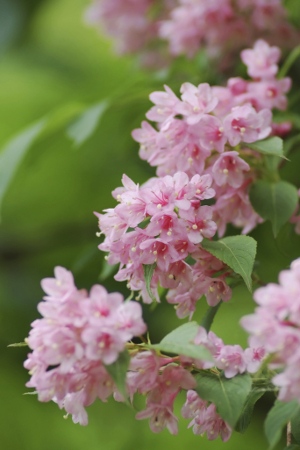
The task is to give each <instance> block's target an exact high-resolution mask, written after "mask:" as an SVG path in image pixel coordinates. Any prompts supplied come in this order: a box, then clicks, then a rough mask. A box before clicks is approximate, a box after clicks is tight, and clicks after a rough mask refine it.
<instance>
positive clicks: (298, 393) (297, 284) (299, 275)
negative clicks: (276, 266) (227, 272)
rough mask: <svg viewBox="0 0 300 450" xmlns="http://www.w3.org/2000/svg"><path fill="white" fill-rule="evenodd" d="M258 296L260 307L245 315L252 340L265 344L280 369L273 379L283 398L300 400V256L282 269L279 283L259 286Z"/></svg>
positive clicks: (242, 321) (273, 363)
mask: <svg viewBox="0 0 300 450" xmlns="http://www.w3.org/2000/svg"><path fill="white" fill-rule="evenodd" d="M254 299H255V301H256V302H257V303H258V305H259V306H258V308H256V310H255V312H254V314H251V315H248V316H245V317H243V318H242V319H241V324H242V326H243V327H244V328H245V330H246V331H247V332H248V333H249V334H250V338H249V343H250V345H254V346H264V348H265V350H266V352H268V353H269V354H270V357H269V359H268V361H270V362H269V367H270V369H273V370H274V369H275V370H278V371H279V373H278V374H277V375H276V376H275V377H274V378H273V380H272V381H273V383H274V384H275V386H278V387H279V388H280V390H279V396H278V398H279V400H283V401H291V400H294V399H297V400H298V401H299V402H300V373H299V365H300V259H297V260H295V261H294V262H293V263H292V264H291V268H290V270H284V271H282V272H280V274H279V284H275V283H270V284H268V285H267V286H265V287H262V288H259V289H257V290H256V291H255V294H254Z"/></svg>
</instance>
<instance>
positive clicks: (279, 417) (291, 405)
mask: <svg viewBox="0 0 300 450" xmlns="http://www.w3.org/2000/svg"><path fill="white" fill-rule="evenodd" d="M299 414H300V405H299V403H298V401H297V400H293V401H291V402H288V403H287V402H281V401H278V400H276V402H275V404H274V406H273V408H272V409H271V410H270V411H269V413H268V415H267V418H266V420H265V426H264V427H265V435H266V437H267V439H268V442H269V444H270V449H272V448H274V446H275V445H276V444H277V442H278V441H279V440H280V438H281V434H282V430H283V428H284V427H285V426H286V424H287V423H288V422H289V421H290V420H292V419H293V418H294V417H295V416H297V415H299Z"/></svg>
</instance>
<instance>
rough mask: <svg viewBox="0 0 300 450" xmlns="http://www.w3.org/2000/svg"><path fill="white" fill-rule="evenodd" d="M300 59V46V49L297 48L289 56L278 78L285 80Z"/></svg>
mask: <svg viewBox="0 0 300 450" xmlns="http://www.w3.org/2000/svg"><path fill="white" fill-rule="evenodd" d="M299 57H300V45H298V47H295V48H294V50H293V51H291V53H290V54H289V56H288V57H287V59H286V60H285V62H284V64H283V66H282V67H281V69H280V71H279V74H278V77H279V78H283V77H285V76H286V74H287V73H288V71H289V70H290V68H291V67H292V65H293V64H294V62H295V61H296V60H297V59H298V58H299Z"/></svg>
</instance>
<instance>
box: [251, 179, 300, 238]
mask: <svg viewBox="0 0 300 450" xmlns="http://www.w3.org/2000/svg"><path fill="white" fill-rule="evenodd" d="M250 200H251V203H252V206H253V208H254V209H255V211H256V212H257V213H258V214H259V215H260V216H261V217H262V218H263V219H265V220H270V221H271V224H272V229H273V234H274V236H275V237H276V236H277V234H278V233H279V230H280V229H281V227H282V226H283V225H284V224H285V223H286V222H287V221H288V220H289V218H290V217H291V216H292V214H293V213H294V211H295V209H296V207H297V204H298V192H297V189H296V187H295V186H294V185H292V184H290V183H288V182H286V181H278V182H274V183H273V182H269V181H264V180H259V181H257V182H256V183H254V184H253V185H252V187H251V189H250Z"/></svg>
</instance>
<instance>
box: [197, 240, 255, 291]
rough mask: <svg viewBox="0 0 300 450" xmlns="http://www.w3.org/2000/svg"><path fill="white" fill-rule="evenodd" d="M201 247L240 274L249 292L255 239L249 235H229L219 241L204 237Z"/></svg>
mask: <svg viewBox="0 0 300 450" xmlns="http://www.w3.org/2000/svg"><path fill="white" fill-rule="evenodd" d="M202 247H203V248H204V249H205V250H207V251H208V252H209V253H211V254H212V255H214V256H215V257H216V258H218V259H220V260H221V261H223V262H224V263H225V264H227V265H228V266H229V267H230V268H231V269H232V270H233V271H234V272H235V273H237V274H239V275H241V277H242V278H243V280H244V281H245V284H246V286H247V288H248V289H249V291H250V292H251V287H252V280H251V273H252V270H253V264H254V260H255V255H256V241H255V240H254V239H253V238H251V237H250V236H229V237H226V238H223V239H220V240H219V241H209V240H207V239H204V240H203V241H202Z"/></svg>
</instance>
